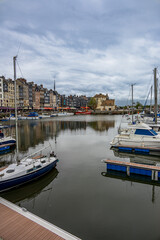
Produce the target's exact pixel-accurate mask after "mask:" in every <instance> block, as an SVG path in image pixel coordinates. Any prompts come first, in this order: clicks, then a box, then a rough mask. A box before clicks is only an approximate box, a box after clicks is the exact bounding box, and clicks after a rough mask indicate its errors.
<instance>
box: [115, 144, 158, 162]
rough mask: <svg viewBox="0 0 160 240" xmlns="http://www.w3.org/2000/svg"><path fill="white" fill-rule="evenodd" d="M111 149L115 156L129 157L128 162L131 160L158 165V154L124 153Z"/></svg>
mask: <svg viewBox="0 0 160 240" xmlns="http://www.w3.org/2000/svg"><path fill="white" fill-rule="evenodd" d="M112 151H113V153H114V156H115V157H118V158H123V159H124V158H128V159H130V162H133V163H139V164H146V165H154V166H157V165H159V166H160V158H159V156H150V155H141V154H134V153H129V152H128V153H127V152H126V153H124V152H121V151H119V150H118V149H114V148H113V149H112Z"/></svg>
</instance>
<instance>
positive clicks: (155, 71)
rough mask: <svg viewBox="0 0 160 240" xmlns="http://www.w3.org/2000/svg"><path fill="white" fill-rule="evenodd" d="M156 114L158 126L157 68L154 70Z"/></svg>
mask: <svg viewBox="0 0 160 240" xmlns="http://www.w3.org/2000/svg"><path fill="white" fill-rule="evenodd" d="M154 114H155V123H156V124H157V68H154Z"/></svg>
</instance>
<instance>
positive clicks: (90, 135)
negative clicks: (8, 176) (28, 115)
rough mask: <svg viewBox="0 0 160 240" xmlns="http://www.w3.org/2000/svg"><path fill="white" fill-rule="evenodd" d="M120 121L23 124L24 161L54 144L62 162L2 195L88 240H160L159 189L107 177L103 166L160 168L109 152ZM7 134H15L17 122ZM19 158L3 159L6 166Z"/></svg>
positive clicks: (142, 158) (147, 183)
mask: <svg viewBox="0 0 160 240" xmlns="http://www.w3.org/2000/svg"><path fill="white" fill-rule="evenodd" d="M120 122H121V116H112V115H103V116H102V115H101V116H99V115H97V116H92V115H88V116H70V117H59V118H56V117H55V118H52V119H43V120H33V121H32V120H30V121H27V120H24V121H19V122H18V133H19V153H20V154H19V155H20V158H22V157H24V156H27V154H30V153H32V152H34V151H37V150H39V149H40V148H42V147H44V146H47V145H48V144H50V145H51V146H52V148H53V150H54V151H55V153H56V154H57V157H58V159H59V162H58V164H57V167H56V169H54V170H53V171H51V172H50V173H48V174H47V175H46V176H44V177H42V178H41V179H39V180H37V181H35V182H32V183H30V184H27V185H24V186H22V187H20V188H17V189H13V190H11V191H8V192H6V193H3V194H0V196H1V197H3V198H5V199H7V200H9V201H11V202H13V203H15V204H17V205H18V206H20V207H24V208H26V209H27V210H28V211H30V212H31V213H34V214H36V215H38V216H39V217H41V218H43V219H45V220H47V221H49V222H51V223H53V224H54V225H56V226H58V227H60V228H62V229H64V230H66V231H68V232H70V233H72V234H73V235H75V236H77V237H79V238H81V239H83V240H106V239H112V240H119V239H123V240H128V239H131V240H132V239H134V240H135V239H136V240H141V239H145V240H151V239H160V228H159V216H160V184H158V183H153V182H150V181H148V180H147V181H146V180H145V178H144V179H141V180H137V179H129V178H125V177H124V176H120V175H117V176H111V175H107V173H106V165H105V163H103V162H102V161H101V160H102V159H113V160H114V159H115V160H118V159H120V160H121V161H123V160H124V161H131V162H135V163H143V164H151V165H157V164H160V159H159V158H158V157H151V156H141V155H131V154H130V153H118V152H114V151H113V150H111V149H110V142H111V140H112V139H113V138H114V136H115V135H116V134H117V132H118V127H119V124H120ZM5 124H6V125H8V124H9V123H8V122H6V123H5ZM4 132H5V134H14V133H15V124H14V122H11V123H10V124H9V128H7V129H6V128H5V129H4ZM48 150H49V149H46V153H47V151H48ZM14 155H15V152H14V151H13V152H11V153H6V154H5V155H1V156H0V164H1V166H4V165H5V164H9V163H11V162H13V161H14Z"/></svg>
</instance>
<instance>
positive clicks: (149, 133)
mask: <svg viewBox="0 0 160 240" xmlns="http://www.w3.org/2000/svg"><path fill="white" fill-rule="evenodd" d="M135 134H137V135H145V136H156V135H157V133H156V132H155V131H154V130H153V129H136V131H135Z"/></svg>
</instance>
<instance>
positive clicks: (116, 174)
mask: <svg viewBox="0 0 160 240" xmlns="http://www.w3.org/2000/svg"><path fill="white" fill-rule="evenodd" d="M112 151H113V153H114V156H115V157H117V158H120V160H121V159H123V160H125V159H126V158H127V160H128V159H129V160H130V162H132V163H138V164H145V165H153V166H160V159H159V157H156V156H144V155H139V154H133V153H124V152H120V151H119V150H117V149H112ZM123 160H122V161H123ZM105 170H106V171H104V172H101V175H102V176H103V177H107V178H114V179H119V180H123V181H129V182H130V183H131V186H132V183H133V182H137V183H143V184H148V185H151V186H152V192H151V195H152V196H151V199H152V202H153V203H154V202H155V199H156V196H155V195H156V194H155V187H156V186H158V187H160V181H159V180H158V181H153V180H152V179H151V177H150V176H143V175H137V174H135V175H134V174H131V175H130V176H128V175H127V173H126V172H120V171H114V170H109V169H107V166H106V164H105Z"/></svg>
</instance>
